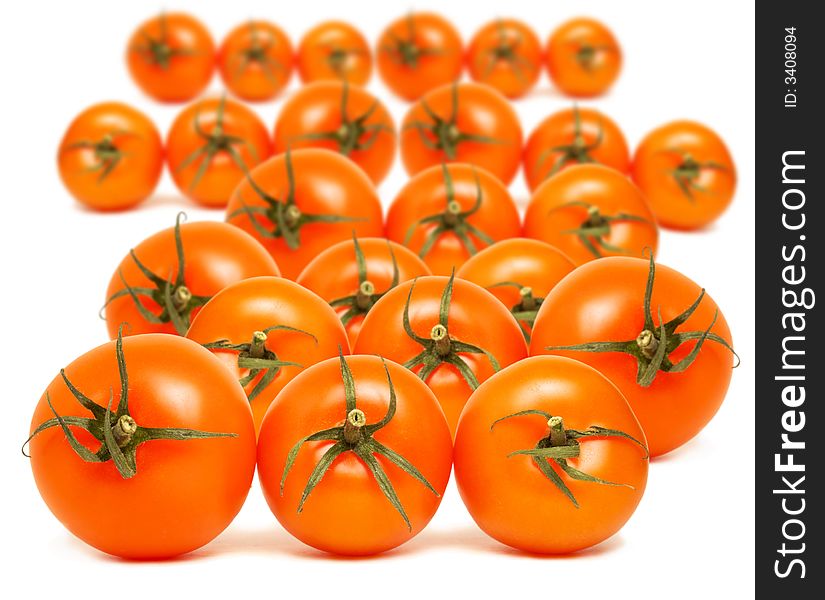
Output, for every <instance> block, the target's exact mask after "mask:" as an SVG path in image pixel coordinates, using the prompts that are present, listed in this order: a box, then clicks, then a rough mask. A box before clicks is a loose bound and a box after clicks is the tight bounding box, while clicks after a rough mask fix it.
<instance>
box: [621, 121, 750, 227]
mask: <svg viewBox="0 0 825 600" xmlns="http://www.w3.org/2000/svg"><path fill="white" fill-rule="evenodd" d="M633 180H634V181H635V182H636V185H638V186H639V187H640V188H641V190H642V191H643V192H644V193H645V195H646V196H647V199H648V201H649V202H650V208H651V209H652V210H653V212H654V213H655V214H656V218H657V219H659V222H660V223H661V224H662V226H663V227H671V228H673V229H699V228H701V227H705V226H707V225H709V224H710V223H712V222H713V221H715V220H716V219H718V218H719V216H720V215H721V214H722V213H723V212H724V211H725V210H726V209H727V207H728V205H730V203H731V200H733V194H734V192H735V191H736V166H735V165H734V163H733V159H732V158H731V156H730V152H728V148H727V146H725V142H723V141H722V139H721V138H720V137H719V136H718V135H717V134H716V133H715V132H714V131H713V130H711V129H708V128H707V127H705V126H704V125H701V124H699V123H695V122H693V121H674V122H672V123H668V124H667V125H663V126H662V127H659V128H658V129H655V130H653V131H651V132H650V133H649V134H648V135H647V136H646V137H645V138H644V139H643V140H642V142H641V144H639V147H638V148H637V149H636V154H635V156H634V157H633Z"/></svg>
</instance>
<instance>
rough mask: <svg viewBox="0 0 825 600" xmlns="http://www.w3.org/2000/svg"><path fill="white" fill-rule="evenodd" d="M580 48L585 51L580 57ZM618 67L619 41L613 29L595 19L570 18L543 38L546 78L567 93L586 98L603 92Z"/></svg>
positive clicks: (619, 66)
mask: <svg viewBox="0 0 825 600" xmlns="http://www.w3.org/2000/svg"><path fill="white" fill-rule="evenodd" d="M583 49H584V50H585V52H587V53H588V58H586V59H584V60H582V55H581V54H580V51H582V50H583ZM588 49H589V50H588ZM621 68H622V50H621V47H620V46H619V42H618V41H617V40H616V38H615V37H614V35H613V32H611V31H610V30H609V29H608V28H607V27H606V26H605V25H604V24H603V23H600V22H599V21H596V20H595V19H588V18H576V19H571V20H570V21H567V22H566V23H564V24H562V25H561V26H560V27H559V28H558V29H556V30H555V31H554V32H553V33H552V34H551V35H550V39H549V40H548V41H547V69H548V71H549V73H550V79H552V80H553V83H554V84H555V86H556V87H557V88H559V90H561V92H562V93H564V94H567V95H568V96H574V97H580V98H590V97H593V96H600V95H602V94H604V93H605V92H606V91H607V90H608V89H609V88H610V86H612V85H613V83H614V82H615V81H616V78H617V77H618V76H619V72H620V71H621Z"/></svg>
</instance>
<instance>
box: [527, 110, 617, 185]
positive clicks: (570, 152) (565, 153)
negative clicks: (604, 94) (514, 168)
mask: <svg viewBox="0 0 825 600" xmlns="http://www.w3.org/2000/svg"><path fill="white" fill-rule="evenodd" d="M603 141H604V128H603V127H602V123H601V122H599V130H598V132H597V133H596V139H594V140H593V141H592V142H591V143H589V144H588V143H587V142H586V141H585V139H584V134H583V133H582V120H581V113H580V112H579V107H578V105H576V104H574V105H573V139H572V140H571V142H570V143H569V144H562V145H560V146H553V147H552V148H547V149H546V150H544V151H543V152H542V153H541V154H540V155H539V158H538V160H537V161H536V169H541V168H542V166H543V165H544V163H545V162H547V160H548V159H549V158H550V157H551V156H554V157H555V159H554V160H553V164H552V165H551V167H550V170H549V171H548V172H547V174H546V175H545V176H544V177H543V178H542V179H543V180H544V179H547V178H549V177H552V176H553V175H555V174H556V173H558V172H559V171H560V170H561V169H562V168H563V167H565V166H566V165H568V164H586V163H595V162H598V161H596V159H595V158H593V157H592V156H591V153H592V152H593V151H594V150H596V149H597V148H598V147H599V146H601V145H602V142H603Z"/></svg>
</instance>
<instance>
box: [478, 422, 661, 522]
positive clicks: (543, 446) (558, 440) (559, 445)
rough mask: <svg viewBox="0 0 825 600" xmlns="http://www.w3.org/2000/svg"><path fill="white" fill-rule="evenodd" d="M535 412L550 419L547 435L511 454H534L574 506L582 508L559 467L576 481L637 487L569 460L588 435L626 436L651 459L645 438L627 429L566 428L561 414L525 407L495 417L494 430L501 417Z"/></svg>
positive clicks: (598, 427) (590, 436) (546, 474)
mask: <svg viewBox="0 0 825 600" xmlns="http://www.w3.org/2000/svg"><path fill="white" fill-rule="evenodd" d="M533 415H538V416H540V417H542V418H544V419H546V420H547V426H548V428H549V430H548V433H547V435H546V436H544V437H543V438H541V439H540V440H539V441H538V443H536V445H535V447H534V448H530V449H527V450H516V451H515V452H511V453H510V454H508V455H507V456H508V458H509V457H513V456H529V457H531V458H532V459H533V462H534V463H535V465H536V466H537V467H538V468H539V470H540V471H541V473H542V474H543V475H544V476H545V477H546V478H547V479H549V480H550V482H551V483H552V484H553V485H555V486H556V488H558V490H559V491H560V492H561V493H563V494H564V495H565V496H566V497H567V498H568V500H570V502H572V503H573V506H575V507H576V508H579V502H578V501H577V500H576V497H575V496H574V495H573V492H572V491H570V488H569V487H568V486H567V484H566V483H565V482H564V480H563V479H562V478H561V475H560V474H559V472H558V470H557V469H560V470H561V471H562V473H564V474H566V475H567V476H568V477H570V478H571V479H575V480H576V481H587V482H590V483H598V484H600V485H609V486H617V487H618V486H620V487H627V488H630V489H634V488H633V486H632V485H628V484H626V483H613V482H612V481H606V480H604V479H600V478H598V477H594V476H593V475H588V474H587V473H584V472H583V471H579V470H578V469H576V468H575V467H572V466H571V465H570V464H569V463H568V462H567V459H568V458H577V457H578V456H579V454H580V451H581V448H580V442H579V440H582V439H587V438H623V439H626V440H629V441H631V442H633V443H635V444H637V445H638V446H639V447H640V448H641V449H642V450H644V453H645V454H644V457H643V460H647V459H648V458H649V456H650V455H649V454H648V451H647V447H646V446H645V445H644V444H643V443H642V442H640V441H639V440H637V439H636V438H634V437H633V436H631V435H629V434H627V433H625V432H624V431H619V430H617V429H608V428H606V427H600V426H598V425H591V426H590V427H588V428H587V429H586V430H584V431H578V430H576V429H565V428H564V421H563V419H562V418H561V417H559V416H553V415H551V414H550V413H547V412H545V411H543V410H522V411H519V412H517V413H513V414H511V415H507V416H506V417H501V418H500V419H496V420H495V421H493V423H492V425H490V431H491V432H492V431H493V428H494V427H495V426H496V425H497V424H498V423H500V422H501V421H505V420H507V419H512V418H515V417H525V416H533Z"/></svg>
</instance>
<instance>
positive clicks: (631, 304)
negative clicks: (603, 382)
mask: <svg viewBox="0 0 825 600" xmlns="http://www.w3.org/2000/svg"><path fill="white" fill-rule="evenodd" d="M530 353H531V354H559V355H562V356H569V357H572V358H576V359H578V360H580V361H582V362H585V363H587V364H589V365H590V366H592V367H594V368H596V369H597V370H598V371H599V372H601V373H603V374H604V375H605V376H606V377H607V378H608V379H610V381H612V382H613V383H614V384H615V385H616V387H618V388H619V390H620V391H621V392H622V394H624V396H625V397H626V398H627V401H628V402H629V403H630V406H631V407H632V408H633V412H635V413H636V416H637V417H638V419H639V422H640V423H641V424H642V428H643V429H644V431H645V435H646V436H647V441H648V444H649V448H650V454H651V456H660V455H662V454H665V453H667V452H670V451H671V450H674V449H675V448H678V447H679V446H681V445H682V444H684V443H686V442H687V441H688V440H690V439H691V438H693V437H694V436H696V435H697V434H698V433H699V432H700V431H701V430H702V428H703V427H704V426H705V425H707V424H708V422H709V421H710V420H711V418H713V415H714V414H716V411H717V410H718V409H719V406H720V405H721V404H722V401H723V400H724V398H725V394H726V392H727V389H728V386H729V385H730V379H731V372H732V367H733V366H735V364H734V358H736V359H737V363H738V358H737V357H736V354H735V353H734V352H733V349H732V341H731V333H730V329H729V328H728V324H727V322H726V321H725V317H724V315H723V314H722V313H721V312H720V310H719V307H718V306H717V305H716V302H714V301H713V299H712V298H710V296H708V295H707V294H706V293H705V290H704V289H703V288H700V287H699V286H698V285H697V284H696V283H694V282H693V281H691V280H690V279H688V278H687V277H686V276H685V275H683V274H682V273H680V272H679V271H676V270H675V269H671V268H669V267H665V266H662V265H656V264H655V263H654V261H653V257H652V256H651V257H650V259H649V260H645V259H642V258H629V257H613V258H605V259H602V260H597V261H593V262H591V263H588V264H586V265H584V266H582V267H579V268H578V269H576V270H575V271H573V272H572V273H571V274H570V275H568V276H567V277H565V278H564V279H563V280H562V281H561V282H560V283H559V284H558V285H557V286H556V287H554V288H553V290H552V291H551V292H550V294H549V295H548V296H547V298H545V299H544V303H543V304H542V305H541V308H540V309H539V313H538V316H537V317H536V322H535V324H534V326H533V338H532V340H531V342H530Z"/></svg>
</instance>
